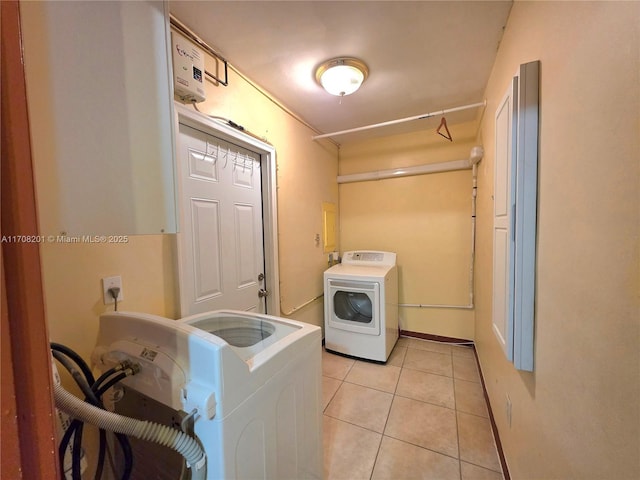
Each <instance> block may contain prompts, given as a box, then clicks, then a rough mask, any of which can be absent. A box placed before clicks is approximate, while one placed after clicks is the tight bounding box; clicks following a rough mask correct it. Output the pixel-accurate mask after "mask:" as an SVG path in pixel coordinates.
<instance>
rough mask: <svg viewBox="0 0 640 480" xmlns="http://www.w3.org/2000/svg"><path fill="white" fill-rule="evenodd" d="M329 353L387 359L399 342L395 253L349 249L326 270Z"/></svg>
mask: <svg viewBox="0 0 640 480" xmlns="http://www.w3.org/2000/svg"><path fill="white" fill-rule="evenodd" d="M324 327H325V330H324V339H325V348H326V350H327V351H332V352H336V353H341V354H345V355H349V356H352V357H357V358H363V359H367V360H374V361H377V362H386V361H387V359H388V358H389V355H390V354H391V350H392V349H393V347H394V345H395V344H396V341H397V340H398V269H397V267H396V254H395V253H393V252H379V251H371V250H367V251H364V250H359V251H352V252H345V253H344V255H343V258H342V263H340V264H338V265H334V266H333V267H331V268H329V269H328V270H326V271H325V272H324Z"/></svg>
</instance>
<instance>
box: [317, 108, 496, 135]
mask: <svg viewBox="0 0 640 480" xmlns="http://www.w3.org/2000/svg"><path fill="white" fill-rule="evenodd" d="M486 105H487V101H486V100H484V101H482V102H478V103H472V104H470V105H463V106H462V107H454V108H447V109H446V110H438V111H437V112H431V113H423V114H422V115H414V116H413V117H406V118H399V119H397V120H389V121H388V122H382V123H374V124H373V125H366V126H364V127H356V128H350V129H348V130H340V131H339V132H333V133H324V134H322V135H316V136H314V137H311V139H312V140H318V139H320V138H326V137H335V136H337V135H343V134H345V133H353V132H361V131H362V130H370V129H372V128H379V127H387V126H389V125H395V124H396V123H404V122H411V121H413V120H422V119H425V118H430V117H434V116H436V115H445V114H447V113H452V112H459V111H460V110H469V109H470V108H478V107H485V106H486Z"/></svg>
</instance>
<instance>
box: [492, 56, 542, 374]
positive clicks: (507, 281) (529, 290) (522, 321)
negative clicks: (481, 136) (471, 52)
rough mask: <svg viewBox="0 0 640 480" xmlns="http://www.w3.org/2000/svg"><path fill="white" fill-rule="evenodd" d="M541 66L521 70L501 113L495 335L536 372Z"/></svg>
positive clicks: (495, 231) (496, 173) (496, 181)
mask: <svg viewBox="0 0 640 480" xmlns="http://www.w3.org/2000/svg"><path fill="white" fill-rule="evenodd" d="M539 72H540V62H537V61H536V62H530V63H526V64H523V65H520V69H519V70H518V73H517V75H516V76H515V77H514V78H513V83H512V85H511V87H510V88H509V91H508V92H507V94H506V95H505V97H504V99H503V101H502V102H501V104H500V106H499V107H498V109H497V111H496V138H495V142H496V145H495V147H496V155H495V171H494V219H493V330H494V332H495V334H496V337H497V339H498V342H499V343H500V345H501V346H502V348H503V350H504V352H505V355H506V357H507V359H508V360H509V361H512V362H513V363H514V365H515V367H516V368H517V369H518V370H526V371H533V368H534V332H535V273H536V271H535V269H536V238H537V237H536V232H537V201H538V128H539V126H538V115H539V113H538V112H539V107H538V104H539Z"/></svg>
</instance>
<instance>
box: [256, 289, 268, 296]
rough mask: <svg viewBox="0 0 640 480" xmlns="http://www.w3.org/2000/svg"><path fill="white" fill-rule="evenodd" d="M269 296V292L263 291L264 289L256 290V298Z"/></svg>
mask: <svg viewBox="0 0 640 480" xmlns="http://www.w3.org/2000/svg"><path fill="white" fill-rule="evenodd" d="M268 295H269V291H268V290H265V289H264V288H261V289H260V290H258V297H260V298H264V297H266V296H268Z"/></svg>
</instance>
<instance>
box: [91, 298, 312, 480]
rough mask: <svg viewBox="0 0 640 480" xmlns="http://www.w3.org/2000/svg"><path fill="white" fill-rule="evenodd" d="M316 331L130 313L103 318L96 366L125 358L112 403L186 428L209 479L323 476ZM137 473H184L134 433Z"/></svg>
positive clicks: (176, 460) (297, 325)
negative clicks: (126, 371)
mask: <svg viewBox="0 0 640 480" xmlns="http://www.w3.org/2000/svg"><path fill="white" fill-rule="evenodd" d="M320 351H321V331H320V328H319V327H317V326H315V325H309V324H305V323H301V322H296V321H294V320H288V319H284V318H279V317H274V316H269V315H261V314H255V313H252V312H239V311H232V310H218V311H214V312H207V313H201V314H198V315H193V316H191V317H186V318H183V319H180V320H170V319H167V318H163V317H158V316H155V315H147V314H142V313H134V312H112V313H105V314H103V315H101V317H100V329H99V333H98V341H97V343H96V348H95V350H94V352H93V364H94V367H95V368H96V370H99V371H101V372H104V371H107V370H108V369H110V368H112V367H113V366H114V365H116V364H118V363H119V362H122V361H124V360H129V361H131V362H132V363H134V364H136V365H138V367H139V371H138V373H137V374H135V375H133V376H130V377H127V378H125V379H124V380H122V382H121V385H122V386H121V388H122V392H123V393H121V394H120V395H118V399H117V401H116V402H115V403H114V405H113V409H114V410H115V411H116V412H118V413H121V414H124V415H127V416H130V417H134V418H139V419H141V420H151V421H154V422H157V423H163V424H167V425H171V426H175V425H176V424H177V425H184V426H185V430H186V431H189V429H190V428H191V429H192V431H193V435H195V436H196V437H197V438H198V440H199V442H200V444H201V445H202V447H203V449H204V451H205V454H206V478H207V480H218V479H225V480H226V479H238V480H244V479H281V478H282V479H284V478H292V479H293V478H295V479H320V478H322V406H321V405H322V387H321V385H322V383H321V376H322V367H321V355H320ZM131 445H132V449H133V451H134V454H137V455H136V461H135V463H134V471H133V476H134V478H155V479H167V480H168V479H176V478H182V477H181V476H180V472H181V471H182V462H183V459H182V457H181V456H180V455H177V454H176V453H175V452H173V451H172V450H169V449H167V448H165V447H158V448H155V444H152V443H150V442H145V441H142V440H137V439H131Z"/></svg>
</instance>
